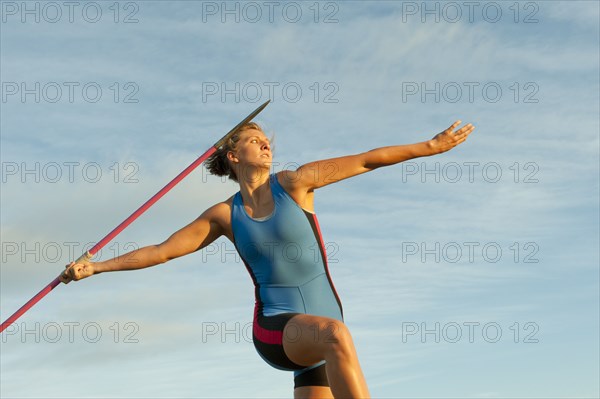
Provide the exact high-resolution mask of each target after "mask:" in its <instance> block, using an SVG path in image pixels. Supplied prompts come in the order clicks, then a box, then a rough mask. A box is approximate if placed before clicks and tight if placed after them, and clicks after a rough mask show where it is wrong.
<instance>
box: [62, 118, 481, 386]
mask: <svg viewBox="0 0 600 399" xmlns="http://www.w3.org/2000/svg"><path fill="white" fill-rule="evenodd" d="M460 123H461V122H460V121H457V122H455V123H454V124H453V125H452V126H450V127H449V128H448V129H446V130H444V131H443V132H441V133H439V134H437V135H436V136H435V137H433V138H432V139H431V140H428V141H424V142H420V143H416V144H410V145H398V146H390V147H382V148H377V149H374V150H371V151H368V152H364V153H361V154H357V155H350V156H344V157H339V158H332V159H327V160H321V161H315V162H311V163H308V164H305V165H303V166H301V167H299V168H298V169H297V170H295V171H292V170H284V171H281V172H278V173H273V174H271V173H270V169H271V165H272V161H273V154H272V153H271V146H270V143H269V140H268V139H267V137H265V134H264V133H263V131H262V129H261V128H260V126H259V125H257V124H256V123H253V122H250V123H247V124H246V125H244V126H242V127H241V128H240V129H239V130H238V132H236V133H235V134H234V135H233V136H232V137H231V139H230V140H229V141H228V142H227V143H225V145H223V147H221V148H220V149H219V150H218V151H216V152H215V153H214V154H213V155H212V156H211V158H209V159H208V161H207V165H206V166H207V168H208V170H209V171H210V172H211V173H213V174H216V175H219V176H229V178H230V179H232V180H234V181H236V182H238V183H239V187H240V190H239V192H237V193H236V194H235V195H233V196H232V197H230V198H228V199H227V200H225V201H223V202H219V203H217V204H216V205H214V206H212V207H210V208H208V209H207V210H206V211H205V212H204V213H202V214H201V215H200V216H199V217H198V218H197V219H196V220H194V221H193V222H192V223H190V224H189V225H187V226H185V227H183V228H182V229H181V230H179V231H177V232H175V233H174V234H173V235H171V236H170V237H169V238H168V239H167V240H166V241H164V242H163V243H162V244H159V245H150V246H147V247H143V248H140V249H138V250H135V251H132V252H129V253H127V254H125V255H122V256H119V257H117V258H114V259H110V260H106V261H103V262H89V261H82V263H74V262H72V263H71V264H69V265H67V267H66V269H65V271H64V272H63V274H62V275H61V281H63V282H65V283H67V282H69V281H71V280H81V279H83V278H85V277H89V276H91V275H93V274H98V273H102V272H109V271H118V270H135V269H142V268H145V267H149V266H153V265H158V264H161V263H165V262H167V261H169V260H171V259H175V258H178V257H180V256H183V255H187V254H190V253H192V252H195V251H198V250H200V249H202V248H204V247H206V246H207V245H209V244H210V243H212V242H213V241H214V240H216V239H217V238H219V237H220V236H226V237H227V238H228V239H229V240H231V241H232V242H233V243H234V245H235V247H236V249H237V251H238V252H239V254H240V256H241V258H242V260H243V261H244V264H245V266H246V268H247V269H248V272H249V273H250V276H251V278H252V280H253V282H254V286H255V297H256V305H255V309H254V322H253V329H252V332H253V334H252V335H253V341H254V346H255V347H256V350H257V351H258V353H259V354H260V356H261V357H262V358H263V359H264V360H265V361H266V362H267V363H269V364H270V365H271V366H273V367H276V368H279V369H283V370H291V371H294V397H295V398H316V397H319V398H331V397H335V398H367V397H369V391H368V388H367V384H366V382H365V378H364V376H363V373H362V370H361V367H360V364H359V362H358V357H357V355H356V350H355V348H354V344H353V341H352V337H351V335H350V332H349V331H348V328H347V327H346V325H345V324H344V322H343V316H342V306H341V302H340V300H339V298H338V296H337V293H336V291H335V288H334V287H333V284H332V282H331V278H330V275H329V271H328V268H327V257H326V255H325V248H324V245H323V240H322V238H321V234H320V231H319V224H318V222H317V217H316V215H315V214H314V212H313V209H314V208H313V201H314V193H315V190H316V189H318V188H321V187H324V186H326V185H328V184H331V183H335V182H338V181H340V180H343V179H347V178H349V177H352V176H356V175H359V174H362V173H365V172H370V171H372V170H374V169H377V168H379V167H382V166H389V165H394V164H397V163H399V162H403V161H406V160H408V159H412V158H417V157H423V156H430V155H435V154H440V153H443V152H446V151H448V150H450V149H452V148H453V147H455V146H457V145H458V144H460V143H462V142H463V141H465V140H466V139H467V137H468V136H469V134H470V133H471V132H472V131H473V129H474V126H473V125H471V124H467V125H465V126H463V127H462V128H460V129H458V130H455V129H457V128H458V126H459V125H460ZM316 248H318V249H319V251H318V255H319V256H316V257H315V252H316Z"/></svg>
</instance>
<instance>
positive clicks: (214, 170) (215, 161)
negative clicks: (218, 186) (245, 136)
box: [205, 122, 264, 182]
mask: <svg viewBox="0 0 600 399" xmlns="http://www.w3.org/2000/svg"><path fill="white" fill-rule="evenodd" d="M251 129H255V130H258V131H261V132H262V131H263V130H262V128H261V127H260V125H259V124H258V123H255V122H248V123H246V124H245V125H242V127H240V128H239V129H238V130H237V131H236V132H235V133H234V134H233V135H232V136H231V137H230V138H229V139H228V140H227V141H226V142H225V144H223V145H222V146H221V147H219V148H218V149H217V151H215V153H214V154H212V155H211V156H210V157H209V158H208V159H207V160H206V162H205V166H206V169H207V170H208V171H209V172H210V174H212V175H216V176H227V177H229V178H230V179H231V180H233V181H235V182H237V181H238V178H237V176H236V175H235V171H234V170H233V169H232V168H231V165H230V164H229V160H228V159H227V153H228V152H229V151H235V149H236V147H237V143H238V141H240V134H241V133H242V132H243V131H246V130H251ZM263 133H264V132H263Z"/></svg>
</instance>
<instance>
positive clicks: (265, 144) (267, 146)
mask: <svg viewBox="0 0 600 399" xmlns="http://www.w3.org/2000/svg"><path fill="white" fill-rule="evenodd" d="M260 149H261V150H263V151H264V150H269V151H271V146H270V145H269V143H267V142H265V143H263V145H262V146H261V148H260Z"/></svg>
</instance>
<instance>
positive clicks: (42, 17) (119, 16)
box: [0, 1, 140, 24]
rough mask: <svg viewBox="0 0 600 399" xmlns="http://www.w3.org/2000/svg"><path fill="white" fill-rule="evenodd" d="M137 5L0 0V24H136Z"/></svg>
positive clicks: (131, 2) (129, 3)
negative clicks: (105, 22)
mask: <svg viewBox="0 0 600 399" xmlns="http://www.w3.org/2000/svg"><path fill="white" fill-rule="evenodd" d="M139 10H140V6H139V4H138V3H137V2H133V1H127V2H118V1H107V2H104V1H102V2H95V1H89V2H88V1H85V2H81V1H18V2H17V1H2V2H1V3H0V11H1V12H2V23H3V24H6V23H23V24H26V23H36V24H39V23H49V24H56V23H60V22H67V23H70V24H72V23H76V22H77V23H80V22H85V23H90V24H96V23H99V22H103V21H110V22H112V23H115V24H118V23H124V24H137V23H138V22H139V19H138V18H137V17H138V12H139Z"/></svg>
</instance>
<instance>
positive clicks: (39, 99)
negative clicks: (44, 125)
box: [2, 82, 140, 104]
mask: <svg viewBox="0 0 600 399" xmlns="http://www.w3.org/2000/svg"><path fill="white" fill-rule="evenodd" d="M139 90H140V87H139V86H138V84H137V83H136V82H125V83H121V82H112V83H110V84H106V85H104V86H103V85H102V84H100V83H98V82H2V103H3V104H6V103H16V102H21V103H23V104H25V103H37V104H39V103H51V104H54V103H70V104H73V103H88V104H95V103H98V102H101V100H103V102H110V101H112V102H114V103H124V104H137V103H139V102H140V100H139V99H138V97H137V94H138V92H139Z"/></svg>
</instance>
